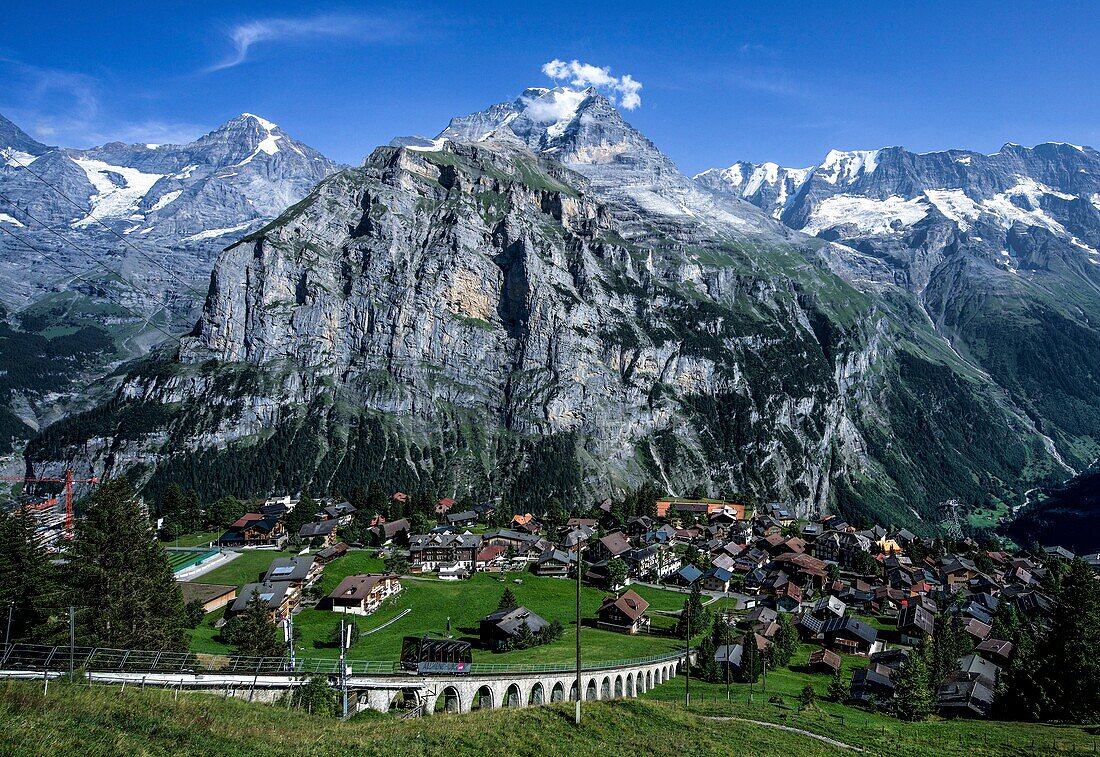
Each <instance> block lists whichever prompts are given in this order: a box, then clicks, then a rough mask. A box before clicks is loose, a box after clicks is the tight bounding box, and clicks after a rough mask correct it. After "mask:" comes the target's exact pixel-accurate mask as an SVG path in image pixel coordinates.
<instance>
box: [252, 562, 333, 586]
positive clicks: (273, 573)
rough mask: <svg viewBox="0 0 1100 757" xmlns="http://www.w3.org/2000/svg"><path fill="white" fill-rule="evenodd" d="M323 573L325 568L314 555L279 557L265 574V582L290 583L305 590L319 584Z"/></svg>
mask: <svg viewBox="0 0 1100 757" xmlns="http://www.w3.org/2000/svg"><path fill="white" fill-rule="evenodd" d="M323 572H324V566H323V565H321V563H319V562H317V561H316V560H315V559H314V558H313V555H296V556H294V557H277V558H275V559H274V560H272V561H271V566H270V567H269V568H268V569H267V573H265V574H264V578H263V580H264V582H265V583H275V582H276V581H289V582H290V583H292V584H295V585H296V586H297V587H298V588H299V589H301V590H305V589H308V588H310V587H311V586H313V585H314V584H315V583H317V581H318V580H320V578H321V574H322V573H323Z"/></svg>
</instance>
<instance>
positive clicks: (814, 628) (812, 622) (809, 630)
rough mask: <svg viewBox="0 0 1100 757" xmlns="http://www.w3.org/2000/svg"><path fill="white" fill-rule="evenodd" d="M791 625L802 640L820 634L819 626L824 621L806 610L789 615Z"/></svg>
mask: <svg viewBox="0 0 1100 757" xmlns="http://www.w3.org/2000/svg"><path fill="white" fill-rule="evenodd" d="M791 625H793V626H794V630H796V631H798V636H799V637H800V638H801V639H802V640H803V641H810V640H812V639H816V638H818V637H819V636H820V635H821V628H822V626H824V625H825V623H824V621H822V620H821V619H820V618H816V617H814V616H813V615H811V614H810V613H808V612H796V613H794V614H793V615H791Z"/></svg>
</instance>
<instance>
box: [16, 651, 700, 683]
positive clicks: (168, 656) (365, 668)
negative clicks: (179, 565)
mask: <svg viewBox="0 0 1100 757" xmlns="http://www.w3.org/2000/svg"><path fill="white" fill-rule="evenodd" d="M0 650H2V651H0V671H39V672H41V671H66V670H69V668H70V665H71V666H72V668H73V669H74V670H94V671H135V672H163V673H195V674H203V673H251V674H254V675H257V674H267V675H276V674H281V675H287V674H302V675H310V674H336V673H339V672H340V661H339V660H337V659H330V658H320V657H306V658H298V659H296V660H295V661H294V664H293V665H292V664H291V662H290V659H289V658H288V657H246V656H243V655H212V654H203V653H199V652H158V651H151V650H135V649H106V648H103V647H66V646H58V647H52V646H43V645H38V644H19V643H16V644H6V645H4V646H3V647H0ZM682 657H683V652H678V653H675V654H666V655H655V656H652V657H638V658H632V659H623V660H600V661H593V662H588V663H586V664H584V665H583V669H584V670H588V671H593V670H608V669H612V668H628V667H633V666H638V665H647V664H652V663H660V662H672V661H674V660H679V659H681V658H682ZM347 665H348V668H349V672H350V673H351V674H352V675H383V676H385V675H400V674H405V671H403V670H402V669H401V664H400V663H399V662H397V661H394V660H348V661H347ZM574 670H576V666H575V665H574V664H572V663H554V664H542V665H522V664H520V665H516V664H508V663H494V662H475V663H472V664H471V665H470V674H471V675H507V674H512V675H524V674H531V673H569V672H572V671H574Z"/></svg>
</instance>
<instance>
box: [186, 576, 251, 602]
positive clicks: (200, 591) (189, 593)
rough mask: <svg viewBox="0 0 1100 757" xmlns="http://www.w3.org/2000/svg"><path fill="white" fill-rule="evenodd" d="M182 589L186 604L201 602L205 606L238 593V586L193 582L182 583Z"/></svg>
mask: <svg viewBox="0 0 1100 757" xmlns="http://www.w3.org/2000/svg"><path fill="white" fill-rule="evenodd" d="M180 589H181V590H182V591H183V601H184V602H195V601H199V602H202V603H203V604H206V603H207V602H210V601H212V600H215V599H219V598H220V597H224V596H225V595H226V594H229V593H230V592H236V591H237V587H236V586H226V585H224V584H200V583H192V582H191V581H181V582H180Z"/></svg>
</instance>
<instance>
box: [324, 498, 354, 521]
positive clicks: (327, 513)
mask: <svg viewBox="0 0 1100 757" xmlns="http://www.w3.org/2000/svg"><path fill="white" fill-rule="evenodd" d="M355 513H356V510H355V508H354V507H353V506H352V505H351V503H350V502H337V503H336V504H334V505H327V506H326V507H324V508H322V509H321V510H319V511H318V512H317V513H316V515H317V518H318V519H319V520H335V521H337V522H338V523H339V524H340V525H342V526H346V525H347V524H348V523H351V521H352V519H353V518H354V517H355Z"/></svg>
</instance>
